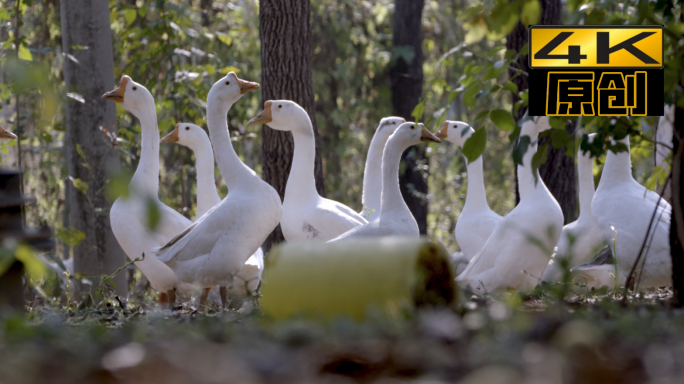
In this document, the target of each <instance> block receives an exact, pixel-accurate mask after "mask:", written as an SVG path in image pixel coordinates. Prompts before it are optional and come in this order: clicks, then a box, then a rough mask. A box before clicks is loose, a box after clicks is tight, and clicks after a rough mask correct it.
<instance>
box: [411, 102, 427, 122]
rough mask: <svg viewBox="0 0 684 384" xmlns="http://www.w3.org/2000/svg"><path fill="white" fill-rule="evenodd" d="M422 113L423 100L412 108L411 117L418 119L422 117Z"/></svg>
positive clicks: (423, 111)
mask: <svg viewBox="0 0 684 384" xmlns="http://www.w3.org/2000/svg"><path fill="white" fill-rule="evenodd" d="M423 114H425V100H423V101H421V102H420V103H418V105H416V107H415V108H413V111H412V112H411V117H413V119H414V121H420V120H422V119H423Z"/></svg>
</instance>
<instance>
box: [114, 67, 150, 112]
mask: <svg viewBox="0 0 684 384" xmlns="http://www.w3.org/2000/svg"><path fill="white" fill-rule="evenodd" d="M102 98H103V99H104V100H110V101H114V102H117V103H119V104H121V106H122V107H123V108H124V109H125V110H127V111H128V112H131V113H132V114H134V115H136V116H140V115H141V114H142V113H145V112H148V113H149V111H150V110H151V111H154V110H155V106H154V97H153V96H152V94H151V93H150V91H148V90H147V88H145V87H144V86H142V85H141V84H138V83H136V82H135V81H133V80H132V79H131V78H130V77H128V76H123V77H122V78H121V80H120V81H119V88H117V89H115V90H113V91H109V92H107V93H105V94H104V95H102Z"/></svg>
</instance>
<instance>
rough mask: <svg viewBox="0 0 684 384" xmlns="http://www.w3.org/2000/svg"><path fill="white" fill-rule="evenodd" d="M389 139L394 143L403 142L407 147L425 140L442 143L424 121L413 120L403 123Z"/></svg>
mask: <svg viewBox="0 0 684 384" xmlns="http://www.w3.org/2000/svg"><path fill="white" fill-rule="evenodd" d="M389 139H390V141H391V142H393V143H401V144H403V146H404V147H406V148H408V147H410V146H411V145H416V144H420V143H421V142H423V141H432V142H435V143H441V141H440V140H439V139H438V138H437V137H436V136H435V135H433V134H432V133H430V131H428V130H427V128H425V126H424V125H423V123H414V122H412V121H409V122H406V123H403V124H401V125H400V126H399V128H397V130H396V131H394V133H393V134H392V136H390V138H389Z"/></svg>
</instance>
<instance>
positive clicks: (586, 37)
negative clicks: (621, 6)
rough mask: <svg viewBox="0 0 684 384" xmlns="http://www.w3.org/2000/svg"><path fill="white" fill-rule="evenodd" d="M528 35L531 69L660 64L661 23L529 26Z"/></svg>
mask: <svg viewBox="0 0 684 384" xmlns="http://www.w3.org/2000/svg"><path fill="white" fill-rule="evenodd" d="M529 36H530V41H529V56H528V57H529V66H530V68H534V69H536V68H662V67H663V28H662V27H661V26H639V27H626V26H619V27H613V26H611V27H608V26H606V27H599V26H582V27H557V26H553V27H544V26H531V27H530V30H529Z"/></svg>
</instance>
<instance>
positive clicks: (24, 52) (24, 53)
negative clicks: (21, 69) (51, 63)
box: [19, 45, 33, 61]
mask: <svg viewBox="0 0 684 384" xmlns="http://www.w3.org/2000/svg"><path fill="white" fill-rule="evenodd" d="M19 60H24V61H33V55H32V54H31V51H29V49H28V48H26V47H24V46H23V45H20V46H19Z"/></svg>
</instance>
